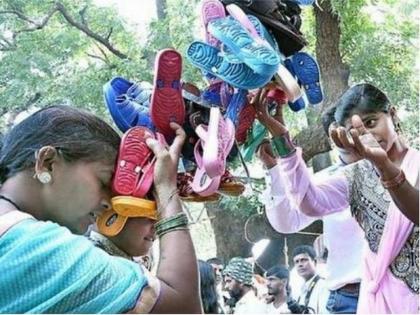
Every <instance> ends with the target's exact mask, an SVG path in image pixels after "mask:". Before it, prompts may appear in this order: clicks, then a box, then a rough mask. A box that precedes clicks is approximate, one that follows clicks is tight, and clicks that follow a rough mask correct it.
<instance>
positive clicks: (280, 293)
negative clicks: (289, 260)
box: [265, 265, 290, 314]
mask: <svg viewBox="0 0 420 315" xmlns="http://www.w3.org/2000/svg"><path fill="white" fill-rule="evenodd" d="M265 279H266V284H267V297H266V302H267V303H268V304H267V309H266V312H265V313H266V314H289V313H290V310H289V308H288V306H287V286H288V285H289V270H288V269H287V268H286V267H285V266H280V265H279V266H274V267H271V268H270V269H269V270H268V271H267V272H266V273H265Z"/></svg>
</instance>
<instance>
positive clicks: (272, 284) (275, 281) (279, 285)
mask: <svg viewBox="0 0 420 315" xmlns="http://www.w3.org/2000/svg"><path fill="white" fill-rule="evenodd" d="M266 280H267V282H266V283H267V292H268V294H270V295H279V294H280V293H281V292H283V291H284V290H285V289H286V283H287V279H280V278H277V277H275V276H269V277H267V278H266Z"/></svg>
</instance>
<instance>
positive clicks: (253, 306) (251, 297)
mask: <svg viewBox="0 0 420 315" xmlns="http://www.w3.org/2000/svg"><path fill="white" fill-rule="evenodd" d="M266 307H267V306H266V304H265V303H264V302H263V301H261V300H259V299H258V298H257V297H256V296H255V294H254V291H253V290H249V291H248V292H247V293H246V294H245V295H244V296H243V297H242V298H241V299H240V300H239V301H238V302H237V303H236V306H235V312H234V314H261V313H264V312H265V310H266Z"/></svg>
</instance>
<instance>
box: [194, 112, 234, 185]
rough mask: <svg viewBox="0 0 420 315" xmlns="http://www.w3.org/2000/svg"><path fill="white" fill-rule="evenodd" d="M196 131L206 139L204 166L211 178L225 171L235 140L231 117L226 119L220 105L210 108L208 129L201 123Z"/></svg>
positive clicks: (203, 139)
mask: <svg viewBox="0 0 420 315" xmlns="http://www.w3.org/2000/svg"><path fill="white" fill-rule="evenodd" d="M195 132H196V133H197V135H198V136H199V137H200V138H201V140H202V141H204V145H203V167H204V169H205V170H206V172H207V174H208V176H210V177H211V178H213V177H216V176H221V175H223V173H224V172H225V168H226V158H227V156H228V155H229V152H230V150H231V149H232V146H233V144H234V141H235V126H234V124H233V122H232V121H231V120H230V119H225V118H224V117H223V116H222V114H221V113H220V109H219V107H212V108H211V109H210V120H209V125H208V127H207V131H206V130H205V127H204V126H203V125H199V126H198V127H197V128H196V130H195Z"/></svg>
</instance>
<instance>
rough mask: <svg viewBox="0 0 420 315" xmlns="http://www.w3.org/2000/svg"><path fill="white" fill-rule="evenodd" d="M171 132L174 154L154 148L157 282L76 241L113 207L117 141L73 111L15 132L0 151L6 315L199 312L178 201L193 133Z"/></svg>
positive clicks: (54, 110) (0, 295) (31, 120)
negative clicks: (183, 154)
mask: <svg viewBox="0 0 420 315" xmlns="http://www.w3.org/2000/svg"><path fill="white" fill-rule="evenodd" d="M171 127H172V129H174V130H175V132H176V138H175V140H174V142H173V144H172V146H171V147H170V148H168V149H166V148H164V147H163V146H162V145H161V144H159V143H158V142H157V141H154V140H152V139H148V140H147V141H148V145H149V147H150V148H151V150H152V151H153V153H154V154H155V156H156V159H157V160H156V164H155V173H154V185H155V194H156V200H157V204H158V207H159V209H160V220H161V221H160V222H161V232H162V233H160V235H159V236H160V257H161V258H160V259H161V260H160V264H159V267H158V270H157V278H155V277H152V276H150V275H148V274H147V273H146V272H145V271H144V270H142V269H141V268H139V266H138V265H137V264H136V263H134V262H131V261H129V260H126V259H122V258H119V257H112V256H109V255H108V254H106V253H105V252H104V251H102V250H100V249H98V248H96V247H95V246H94V245H93V244H92V243H91V242H90V241H89V240H87V239H86V238H84V237H82V236H77V235H74V234H73V233H77V234H82V233H85V232H86V230H87V227H88V226H89V225H90V224H92V223H94V221H95V217H96V216H97V215H99V214H101V213H102V212H103V211H104V210H106V209H109V208H110V198H111V193H110V181H111V178H112V175H113V169H114V163H115V159H116V155H117V150H118V146H119V142H120V138H119V136H118V135H117V133H116V132H115V131H114V130H113V129H112V128H111V127H110V126H108V125H107V124H106V123H105V122H103V121H102V120H100V119H99V118H97V117H95V116H93V115H91V114H89V113H86V112H83V111H80V110H77V109H74V108H72V107H69V106H54V107H49V108H45V109H42V110H40V111H38V112H36V113H35V114H33V115H31V116H30V117H28V118H27V119H25V120H24V121H22V122H21V123H19V124H18V125H16V126H15V127H14V128H13V129H12V130H10V132H9V133H8V134H7V135H6V136H5V138H4V141H3V145H2V148H1V152H0V183H1V186H0V313H24V312H25V313H122V312H128V311H130V312H140V313H147V312H150V311H152V312H156V313H165V312H170V313H176V312H187V313H200V312H201V305H200V297H199V285H198V273H197V263H196V257H195V253H194V248H193V245H192V242H191V237H190V234H189V232H188V229H187V226H186V222H187V221H186V217H185V214H183V213H182V208H181V204H180V201H179V198H178V196H177V194H176V171H177V165H178V159H179V154H180V150H181V146H182V143H183V141H184V139H185V133H184V131H183V130H182V129H181V127H180V126H178V125H176V124H172V125H171ZM184 301H188V303H182V302H184Z"/></svg>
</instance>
